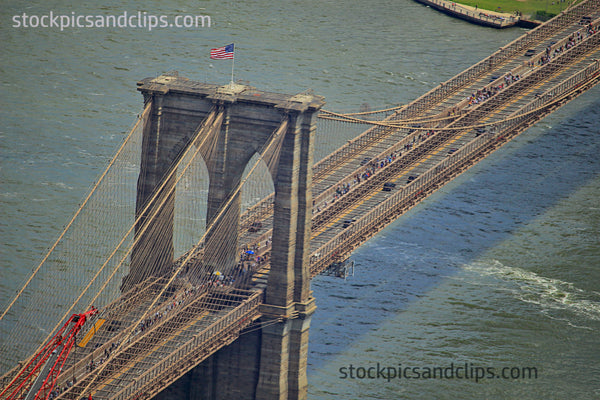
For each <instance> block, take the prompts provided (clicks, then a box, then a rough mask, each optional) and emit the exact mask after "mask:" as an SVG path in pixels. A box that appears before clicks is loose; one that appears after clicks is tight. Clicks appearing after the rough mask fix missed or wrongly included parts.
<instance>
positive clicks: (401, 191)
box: [4, 0, 600, 399]
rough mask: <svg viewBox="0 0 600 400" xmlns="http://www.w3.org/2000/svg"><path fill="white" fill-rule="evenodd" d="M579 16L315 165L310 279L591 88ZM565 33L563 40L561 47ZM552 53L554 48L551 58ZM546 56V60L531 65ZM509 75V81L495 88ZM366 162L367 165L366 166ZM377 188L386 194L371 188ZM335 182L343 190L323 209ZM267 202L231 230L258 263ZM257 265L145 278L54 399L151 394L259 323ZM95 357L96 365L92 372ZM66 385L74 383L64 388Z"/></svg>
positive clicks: (585, 11)
mask: <svg viewBox="0 0 600 400" xmlns="http://www.w3.org/2000/svg"><path fill="white" fill-rule="evenodd" d="M583 16H591V17H592V20H593V21H594V22H593V24H594V27H595V28H596V29H597V27H598V24H599V20H598V19H599V18H600V0H589V1H587V2H585V3H582V4H580V5H579V6H577V7H575V8H573V9H572V10H570V11H568V12H567V13H565V14H564V15H561V16H560V17H558V18H556V19H554V20H552V21H551V22H550V23H549V24H547V25H543V26H540V27H538V28H536V29H535V30H533V31H531V32H529V33H528V34H526V35H524V36H523V37H521V38H519V39H517V40H515V41H514V42H513V43H511V44H509V45H507V46H505V47H504V48H503V49H501V50H499V51H498V52H496V53H494V54H493V55H492V56H490V57H488V58H487V59H485V60H483V61H482V62H480V63H478V64H477V65H475V66H473V67H471V68H470V69H468V70H467V71H465V72H463V73H461V74H459V75H457V76H456V77H455V78H453V79H451V80H449V81H447V82H445V83H444V84H442V85H440V86H439V87H437V88H435V89H433V90H432V91H430V92H429V93H427V94H426V95H424V96H422V97H421V98H419V99H417V100H415V101H414V102H412V103H411V104H409V105H407V106H406V107H404V108H403V109H401V110H399V111H398V112H397V113H395V114H394V115H392V116H390V117H388V118H387V119H386V120H385V121H384V122H386V123H393V122H396V123H400V122H402V121H405V123H404V125H403V126H402V127H387V126H375V127H373V128H371V129H369V130H368V131H366V132H365V133H363V134H362V135H360V136H359V137H357V138H356V139H354V140H352V141H351V142H350V143H347V144H346V145H344V146H342V147H341V148H340V149H339V150H337V151H336V152H334V153H333V154H331V155H330V156H328V157H327V158H325V159H324V160H323V161H321V162H320V163H319V164H317V165H316V166H315V168H314V182H313V183H314V188H313V197H314V199H315V206H314V209H313V233H312V247H311V251H312V256H311V259H310V263H311V273H312V274H313V275H314V274H317V273H319V272H321V271H323V270H324V269H325V268H327V267H328V266H329V265H330V264H331V263H332V262H336V261H340V260H343V259H345V258H346V257H348V255H349V254H350V252H351V251H352V250H353V249H355V248H356V247H358V246H359V245H360V244H361V243H363V242H364V241H366V240H368V238H369V237H371V236H372V235H373V234H375V233H376V232H377V231H379V230H380V229H382V228H383V227H384V226H386V225H387V224H389V223H390V222H391V221H393V220H394V219H395V218H397V217H398V216H399V215H401V214H402V213H403V212H405V211H406V210H407V209H409V208H410V207H412V206H414V205H415V204H417V203H418V202H419V201H420V200H422V199H423V198H425V197H426V196H427V195H428V194H430V193H432V192H433V191H435V190H436V189H437V188H439V187H440V186H441V185H443V184H444V183H446V182H448V181H449V180H451V179H453V177H455V176H456V175H457V174H460V173H461V172H462V171H464V170H465V169H466V168H468V167H469V166H470V165H473V164H474V163H476V162H477V161H479V160H480V159H481V158H483V157H485V156H486V155H487V154H489V152H491V151H493V150H494V149H496V148H497V147H499V146H501V145H502V144H503V143H505V142H506V141H508V140H510V139H511V138H512V137H514V136H515V135H517V134H519V133H520V132H522V131H523V130H525V129H526V128H527V127H528V126H530V125H531V124H533V123H534V122H535V121H537V120H539V119H540V118H542V117H543V116H545V115H547V114H548V113H550V112H551V111H552V110H554V109H555V108H557V107H559V106H560V105H562V104H564V103H566V102H568V101H569V100H570V99H572V98H574V97H576V96H577V95H578V94H579V93H581V92H583V91H585V90H587V89H588V88H590V87H592V86H593V85H595V84H596V83H597V82H598V80H600V66H599V65H598V61H594V60H598V59H600V34H598V33H594V34H588V32H587V28H586V27H585V26H582V25H580V24H579V21H580V20H581V17H583ZM577 32H581V35H580V36H578V35H577ZM573 36H574V37H575V43H574V44H573V45H569V48H568V49H566V43H567V42H569V40H570V38H571V37H573ZM561 46H562V48H563V51H562V52H555V50H556V49H559V48H561ZM548 47H550V52H551V54H552V55H553V57H552V59H551V60H550V62H540V60H541V59H542V57H545V55H546V49H547V48H548ZM529 50H532V51H529ZM555 53H556V54H555ZM509 73H510V74H512V76H514V77H516V76H517V75H518V76H519V79H518V80H516V79H515V80H514V81H510V84H507V81H505V77H506V76H507V75H508V74H509ZM500 85H502V86H503V87H502V88H501V89H499V90H498V91H497V93H495V94H494V95H492V96H491V97H489V98H487V99H486V100H484V101H480V102H478V104H470V105H469V101H468V100H467V98H468V97H470V96H471V94H472V93H474V92H477V91H478V90H481V89H483V88H484V87H490V86H494V87H498V86H500ZM556 100H559V101H556ZM555 101H556V102H555ZM425 117H427V118H430V120H429V121H428V120H423V119H422V118H425ZM440 117H448V118H447V119H443V120H442V119H439V118H440ZM419 118H420V119H421V120H418V119H419ZM494 123H495V125H490V124H494ZM390 155H392V157H390V159H389V160H387V161H385V162H384V165H382V164H381V163H382V161H383V160H384V158H386V157H387V156H390ZM376 160H377V163H378V167H375V166H374V165H373V164H374V163H375V161H376ZM368 170H370V172H372V174H371V176H370V177H369V178H368V179H365V178H362V177H361V179H360V182H359V181H358V179H357V175H358V176H361V175H363V174H364V173H365V172H367V171H368ZM385 183H388V184H390V183H391V184H394V185H395V186H393V187H390V190H383V187H384V184H385ZM342 184H343V185H349V190H348V191H347V192H346V193H344V194H342V195H339V196H337V199H335V201H332V200H334V195H335V189H336V188H337V187H338V186H340V185H342ZM325 202H327V205H325ZM271 203H272V199H265V200H264V201H263V202H262V203H260V204H259V205H258V206H255V207H253V208H252V209H251V210H249V212H248V213H246V214H245V215H244V216H243V217H242V220H243V222H242V225H241V243H243V244H244V243H246V244H248V245H255V244H258V243H260V246H259V250H260V252H261V254H265V255H267V256H268V252H269V246H268V244H266V239H267V238H268V237H269V236H270V229H271V227H272V207H270V204H271ZM252 221H261V223H262V227H261V228H260V229H258V230H255V229H252V232H251V231H250V230H249V229H248V228H249V223H250V222H252ZM197 257H201V252H200V253H198V254H197ZM267 260H268V257H267ZM268 267H269V265H268V261H267V263H265V264H263V265H262V266H261V269H260V271H259V272H258V273H256V274H255V276H254V277H253V283H252V284H250V285H246V286H245V287H244V288H232V287H220V288H219V287H208V288H203V289H202V290H197V289H192V286H191V285H189V283H186V282H185V280H181V283H180V284H179V286H178V289H176V290H175V292H170V293H165V294H163V296H162V297H161V298H160V301H158V302H152V299H153V298H155V296H156V294H157V293H158V291H159V290H160V288H161V287H162V286H163V284H164V282H163V281H162V280H161V279H157V280H155V281H151V282H147V283H146V284H145V285H144V290H139V291H137V292H135V293H136V294H135V297H133V296H132V295H128V294H125V295H123V296H122V297H121V298H120V299H118V300H117V301H115V302H114V303H113V304H112V305H110V306H109V307H107V308H106V309H105V310H104V311H103V313H102V315H100V316H99V318H103V319H105V320H106V322H105V323H104V324H103V325H102V326H101V327H100V328H99V329H98V332H97V333H96V334H95V335H93V336H92V337H91V338H90V340H89V342H88V343H87V344H86V346H85V347H83V348H78V349H77V350H76V353H75V355H76V356H75V357H73V358H72V360H76V361H70V364H67V365H66V366H65V369H66V372H65V373H64V374H63V376H64V377H65V378H63V379H62V381H61V382H60V384H61V386H62V387H64V388H66V390H65V391H64V392H63V393H61V394H60V395H59V396H58V397H57V398H60V399H79V398H81V396H82V395H86V394H87V393H89V392H92V393H94V398H95V399H104V398H107V399H108V398H118V399H128V398H133V397H136V398H150V397H152V395H154V394H156V393H157V392H158V391H160V390H161V389H162V388H164V387H166V386H168V385H169V384H170V383H171V382H173V381H174V380H175V379H177V378H178V377H180V376H181V375H183V374H184V373H185V372H187V371H189V370H190V369H191V368H193V367H194V366H195V365H197V364H198V363H200V362H201V361H202V360H203V359H205V358H206V357H208V356H209V355H210V354H212V353H214V352H215V351H216V350H218V349H219V348H221V347H223V346H225V345H227V344H228V343H231V342H232V341H233V340H235V338H236V337H238V336H239V335H240V332H242V331H243V329H245V328H247V327H248V326H250V324H252V323H253V321H254V320H255V319H256V318H258V317H260V314H259V311H258V305H259V304H260V303H261V302H262V297H263V290H264V287H265V284H266V279H267V274H268ZM151 302H152V303H151ZM149 307H151V308H152V313H151V314H149V315H154V317H153V318H152V319H151V320H148V321H144V324H143V326H131V321H136V320H137V319H138V318H140V317H141V316H142V315H144V313H146V311H147V310H148V308H149ZM132 333H134V334H133V335H131V334H132ZM127 337H129V338H130V339H125V338H127ZM125 340H128V342H126V343H124V342H123V341H125ZM101 359H105V360H107V361H106V362H107V363H108V364H105V365H103V366H102V368H101V365H100V364H99V361H100V360H101ZM99 368H101V369H99ZM99 370H101V371H102V372H101V373H100V374H98V373H97V371H99ZM72 377H76V381H77V382H76V384H75V385H72V386H70V387H69V386H68V385H67V383H68V382H69V381H71V380H72ZM4 382H6V380H5V381H4Z"/></svg>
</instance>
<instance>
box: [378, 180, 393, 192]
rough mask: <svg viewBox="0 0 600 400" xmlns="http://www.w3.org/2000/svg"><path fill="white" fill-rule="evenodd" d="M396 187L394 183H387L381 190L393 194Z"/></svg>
mask: <svg viewBox="0 0 600 400" xmlns="http://www.w3.org/2000/svg"><path fill="white" fill-rule="evenodd" d="M395 187H396V184H395V183H392V182H386V183H384V184H383V188H382V189H381V190H383V191H384V192H391V191H392V189H393V188H395Z"/></svg>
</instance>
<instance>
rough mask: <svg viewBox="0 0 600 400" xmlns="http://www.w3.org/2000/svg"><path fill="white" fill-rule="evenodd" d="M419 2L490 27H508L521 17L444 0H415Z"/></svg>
mask: <svg viewBox="0 0 600 400" xmlns="http://www.w3.org/2000/svg"><path fill="white" fill-rule="evenodd" d="M415 1H417V2H419V3H421V4H424V5H427V6H429V7H431V8H435V9H436V10H438V11H441V12H443V13H445V14H448V15H450V16H452V17H456V18H460V19H463V20H465V21H468V22H471V23H474V24H478V25H483V26H489V27H492V28H498V29H500V28H509V27H512V26H516V25H518V24H519V22H520V20H521V18H520V17H519V16H517V15H514V14H509V13H500V12H496V11H488V10H481V9H478V8H476V7H471V6H467V5H464V4H459V3H455V2H452V1H446V0H415Z"/></svg>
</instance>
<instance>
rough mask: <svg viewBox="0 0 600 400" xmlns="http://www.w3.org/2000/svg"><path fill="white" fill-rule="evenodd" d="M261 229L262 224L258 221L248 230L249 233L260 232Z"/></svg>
mask: <svg viewBox="0 0 600 400" xmlns="http://www.w3.org/2000/svg"><path fill="white" fill-rule="evenodd" d="M260 228H262V222H260V221H256V222H253V223H252V224H251V225H250V228H248V232H258V231H260Z"/></svg>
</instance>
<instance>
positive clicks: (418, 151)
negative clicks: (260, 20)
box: [0, 0, 600, 400]
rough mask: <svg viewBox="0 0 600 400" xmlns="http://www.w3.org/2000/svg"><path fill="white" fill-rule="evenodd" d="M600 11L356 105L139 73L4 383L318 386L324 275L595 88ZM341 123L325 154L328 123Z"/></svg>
mask: <svg viewBox="0 0 600 400" xmlns="http://www.w3.org/2000/svg"><path fill="white" fill-rule="evenodd" d="M599 28H600V0H587V1H584V2H581V3H579V4H577V5H576V6H573V7H571V8H569V9H567V10H566V11H564V12H562V13H561V14H560V15H558V16H557V17H555V18H553V19H552V20H550V21H548V22H547V23H545V24H543V25H540V26H539V27H537V28H535V29H533V30H531V31H529V32H527V33H526V34H524V35H523V36H521V37H519V38H517V39H516V40H514V41H513V42H511V43H509V44H507V45H505V46H503V47H501V48H499V49H498V50H497V51H496V52H494V53H493V54H491V55H490V56H488V57H487V58H485V59H483V60H481V61H480V62H478V63H477V64H475V65H473V66H471V67H470V68H468V69H467V70H465V71H463V72H461V73H459V74H458V75H456V76H455V77H453V78H451V79H449V80H448V81H446V82H443V83H441V84H440V85H439V86H437V87H435V88H433V89H432V90H430V91H429V92H427V93H426V94H424V95H422V96H421V97H419V98H417V99H416V100H414V101H412V102H411V103H409V104H406V105H403V106H400V107H396V108H390V109H386V110H377V111H362V112H358V113H353V114H342V113H335V112H332V111H328V110H326V109H324V105H325V101H324V98H323V97H321V96H319V95H317V94H315V93H313V92H312V91H307V92H303V93H299V94H294V95H288V94H280V93H270V92H265V91H262V90H260V89H257V88H254V87H251V86H249V85H242V84H235V83H233V82H232V83H231V84H229V85H225V86H220V85H212V84H206V83H200V82H195V81H192V80H189V79H186V78H185V77H181V76H179V75H178V74H177V73H175V72H173V73H167V74H163V75H161V76H159V77H156V78H147V79H143V80H141V81H140V82H138V87H137V90H138V91H139V92H140V93H141V94H142V96H143V104H144V106H143V111H142V112H141V113H140V115H139V118H138V120H137V122H136V124H135V125H134V127H133V128H132V129H131V131H130V132H129V135H128V136H127V137H126V139H125V140H124V141H123V144H122V146H121V147H120V148H119V150H118V151H117V153H116V155H115V156H114V158H113V159H112V160H111V162H110V163H109V165H108V167H107V168H106V170H105V171H104V172H103V173H102V175H101V176H100V177H99V178H98V180H97V182H95V184H94V185H93V187H92V189H91V190H90V192H89V194H88V195H87V196H86V198H85V199H84V200H83V201H82V203H81V206H80V208H79V209H78V210H76V212H75V213H74V216H73V218H72V219H71V220H70V221H69V223H68V224H67V225H66V226H65V229H64V231H63V232H62V234H61V235H60V236H59V238H58V239H57V240H56V242H55V243H53V245H52V246H51V247H50V248H49V250H48V253H47V254H46V255H45V257H44V258H43V259H42V260H41V262H40V263H39V265H37V266H36V267H35V268H34V269H33V271H32V274H31V276H30V277H29V279H28V280H27V282H26V283H25V285H24V286H23V287H22V288H19V289H18V290H17V292H16V295H15V297H14V298H13V299H11V301H10V303H9V305H8V306H7V307H6V309H4V310H2V311H1V314H0V324H2V325H4V326H6V327H9V328H7V329H9V330H10V332H11V337H10V338H7V339H6V340H5V343H4V344H3V346H4V347H3V348H2V354H8V353H9V352H13V353H16V354H19V355H20V358H21V359H22V360H21V361H20V362H19V363H18V365H15V366H14V368H12V369H11V370H8V371H0V372H1V373H2V374H3V376H2V378H1V381H0V398H1V399H42V398H43V399H73V400H76V399H82V398H85V399H88V398H93V399H150V398H158V399H161V398H164V399H167V398H173V396H174V395H173V393H177V390H179V389H178V388H181V387H184V386H185V388H186V390H192V391H194V392H195V393H197V396H198V398H210V399H231V398H235V399H304V398H306V396H307V386H308V382H307V377H306V365H307V356H308V337H309V327H310V322H311V316H312V315H313V314H314V312H315V310H316V302H315V299H314V297H313V296H312V292H311V290H310V281H311V278H312V277H314V276H315V275H317V274H321V273H328V274H332V275H336V276H345V274H347V272H348V268H349V267H348V259H349V257H350V254H351V253H352V252H353V251H354V250H355V249H356V248H358V247H359V246H361V244H363V243H364V242H366V241H367V240H369V238H371V237H372V236H373V235H375V234H377V232H379V231H380V230H381V229H383V228H384V227H386V226H387V225H389V224H390V223H392V222H393V221H395V220H396V219H397V218H398V217H400V216H401V215H402V214H403V213H405V212H406V211H407V210H409V209H411V208H412V207H414V206H415V205H416V204H418V203H419V202H420V201H422V200H423V199H425V198H427V196H429V195H430V194H432V193H433V192H435V191H436V190H437V189H438V188H440V187H442V186H443V185H444V184H445V183H447V182H449V181H450V180H452V179H453V178H455V177H456V176H458V175H459V174H461V173H463V172H464V171H466V170H468V169H469V167H471V166H473V165H474V164H476V163H477V162H479V161H480V160H482V159H483V158H485V157H486V156H487V155H488V154H490V153H491V152H493V151H494V150H496V149H498V148H499V147H501V146H502V145H503V144H505V143H507V142H508V141H510V140H511V139H512V138H514V137H515V136H517V135H519V134H520V133H522V132H524V131H525V130H526V129H527V128H528V127H530V126H532V125H533V124H535V123H536V122H537V121H539V120H541V119H542V118H544V117H545V116H547V115H548V114H550V113H552V112H553V111H554V110H556V109H557V108H559V107H561V106H562V105H564V104H566V103H568V102H569V101H571V100H573V99H575V98H576V97H577V96H578V95H580V94H582V93H584V92H585V91H586V90H588V89H590V88H592V87H593V86H595V85H596V84H597V83H598V82H599V81H600V33H598V30H599ZM339 132H351V134H352V135H353V138H352V139H351V140H348V141H347V143H345V144H344V145H343V146H341V147H340V148H338V149H337V150H335V151H334V152H332V153H331V154H329V155H328V156H326V157H325V158H323V159H322V160H320V161H319V162H316V163H314V162H313V157H314V156H313V154H314V148H315V141H314V138H315V135H324V136H332V137H333V136H335V135H337V134H339ZM67 283H68V284H67ZM66 287H76V288H77V290H66V289H65V288H66ZM50 296H52V297H53V298H55V299H57V300H56V301H57V303H58V306H49V305H48V303H47V301H46V299H47V298H48V297H50ZM16 310H19V311H18V312H17V311H16ZM40 311H41V312H40ZM40 314H42V315H41V316H40ZM34 319H35V321H36V322H35V324H36V326H41V327H42V329H37V328H36V329H32V321H33V320H34ZM31 331H35V332H37V334H36V335H34V337H32V336H31V334H30V332H31ZM21 355H22V356H21Z"/></svg>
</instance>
